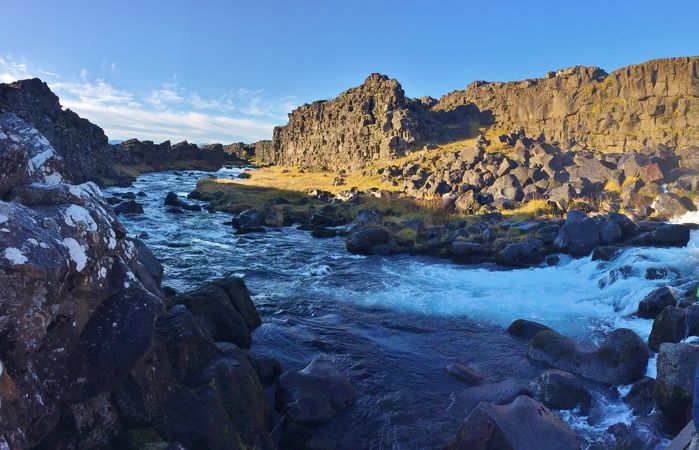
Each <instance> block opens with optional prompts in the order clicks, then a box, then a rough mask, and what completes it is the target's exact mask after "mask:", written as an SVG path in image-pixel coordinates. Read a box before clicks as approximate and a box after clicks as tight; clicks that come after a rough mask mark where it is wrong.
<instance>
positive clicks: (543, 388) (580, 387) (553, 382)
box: [531, 369, 592, 409]
mask: <svg viewBox="0 0 699 450" xmlns="http://www.w3.org/2000/svg"><path fill="white" fill-rule="evenodd" d="M531 389H532V392H533V393H534V397H535V398H537V399H539V400H540V401H541V402H542V403H543V404H544V405H546V406H548V407H549V408H553V409H573V408H575V407H576V406H578V405H584V406H587V405H589V404H590V403H591V402H592V396H591V395H590V393H589V392H588V391H587V389H585V385H584V383H583V382H582V381H581V380H580V379H579V378H577V377H576V376H575V375H573V374H572V373H569V372H565V371H562V370H558V369H550V370H547V371H546V372H544V373H542V374H541V376H540V377H539V378H537V379H536V380H534V381H533V382H532V383H531Z"/></svg>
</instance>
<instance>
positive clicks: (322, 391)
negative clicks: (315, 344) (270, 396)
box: [276, 359, 355, 425]
mask: <svg viewBox="0 0 699 450" xmlns="http://www.w3.org/2000/svg"><path fill="white" fill-rule="evenodd" d="M276 395H277V406H278V408H279V409H280V410H281V411H283V412H284V414H286V416H287V420H289V421H290V422H296V423H301V424H306V425H319V424H322V423H325V422H327V421H328V420H330V419H332V418H333V417H335V416H336V415H337V414H338V413H339V412H341V411H343V410H345V409H346V408H348V407H349V406H351V405H352V404H354V402H355V393H354V389H353V388H352V385H351V384H350V382H349V380H348V379H347V378H346V377H345V376H344V375H343V374H342V372H340V371H339V370H338V369H337V368H336V367H335V366H334V365H332V364H331V363H330V362H328V361H325V360H321V359H315V360H313V361H312V362H311V363H310V364H309V365H308V366H306V368H304V369H303V370H299V371H291V372H287V373H285V374H283V375H282V376H281V377H280V378H279V383H278V385H277V394H276Z"/></svg>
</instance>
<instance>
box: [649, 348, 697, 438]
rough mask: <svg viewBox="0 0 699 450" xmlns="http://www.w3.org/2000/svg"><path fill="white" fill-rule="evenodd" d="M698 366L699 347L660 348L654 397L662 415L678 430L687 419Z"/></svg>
mask: <svg viewBox="0 0 699 450" xmlns="http://www.w3.org/2000/svg"><path fill="white" fill-rule="evenodd" d="M697 364H699V345H696V344H688V343H684V342H680V343H677V344H672V343H664V344H660V350H659V351H658V362H657V377H656V379H655V392H654V397H655V401H656V403H657V404H658V406H659V408H660V410H661V412H662V413H663V415H664V416H665V417H666V418H667V419H668V420H670V421H675V422H676V424H678V425H680V426H681V425H682V424H684V423H686V422H687V420H689V417H690V409H691V406H692V398H693V395H694V374H695V372H696V369H697Z"/></svg>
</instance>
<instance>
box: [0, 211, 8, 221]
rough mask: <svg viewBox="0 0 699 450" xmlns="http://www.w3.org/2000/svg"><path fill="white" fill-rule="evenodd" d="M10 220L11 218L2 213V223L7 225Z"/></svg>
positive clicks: (0, 217) (0, 219)
mask: <svg viewBox="0 0 699 450" xmlns="http://www.w3.org/2000/svg"><path fill="white" fill-rule="evenodd" d="M8 220H10V218H9V217H7V216H6V215H5V214H2V213H0V223H5V222H7V221H8Z"/></svg>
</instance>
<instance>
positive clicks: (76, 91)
mask: <svg viewBox="0 0 699 450" xmlns="http://www.w3.org/2000/svg"><path fill="white" fill-rule="evenodd" d="M102 68H103V70H104V71H105V72H113V73H116V68H117V64H116V63H115V62H112V63H106V62H105V63H102ZM107 75H108V74H107ZM32 77H39V78H42V79H43V80H44V81H46V82H47V83H48V85H49V87H50V88H51V89H52V90H53V91H54V92H55V93H56V95H58V96H59V98H60V99H61V104H62V105H63V106H64V107H65V108H70V109H71V110H73V111H75V112H77V113H78V114H80V115H81V116H82V117H85V118H87V119H89V120H90V121H92V122H94V123H96V124H98V125H99V126H101V127H102V128H104V130H105V133H106V134H107V135H108V136H109V138H110V139H128V138H132V137H136V138H139V139H150V140H154V141H163V140H167V139H170V140H172V141H180V140H188V141H190V142H197V143H205V142H223V143H228V142H237V141H246V142H252V141H256V140H259V139H268V138H269V137H270V136H271V134H272V128H273V127H274V126H275V125H279V124H281V123H284V122H285V121H286V113H288V112H289V111H291V110H292V109H293V108H294V106H295V102H296V99H295V97H293V96H287V97H281V98H273V97H271V96H269V95H267V93H266V92H265V91H264V90H262V89H245V88H240V89H235V90H231V91H229V92H225V93H223V94H222V95H221V96H219V97H217V98H208V97H204V96H202V95H200V94H199V93H197V92H194V91H191V90H188V89H187V88H185V87H183V86H181V85H179V84H177V83H175V82H168V83H163V84H162V85H161V86H160V87H158V88H156V89H148V90H139V89H128V88H122V87H116V86H114V85H113V84H112V83H110V82H109V81H108V80H107V79H106V78H95V77H91V76H90V73H89V72H88V71H87V70H86V69H81V71H80V73H79V74H77V75H74V76H72V77H71V76H68V75H66V74H60V75H59V74H56V73H54V72H51V71H48V70H44V69H43V68H40V67H34V66H33V65H30V64H28V63H27V62H26V61H25V60H23V59H16V58H13V57H11V56H0V81H1V82H3V83H9V82H12V81H15V80H19V79H25V78H32Z"/></svg>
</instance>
